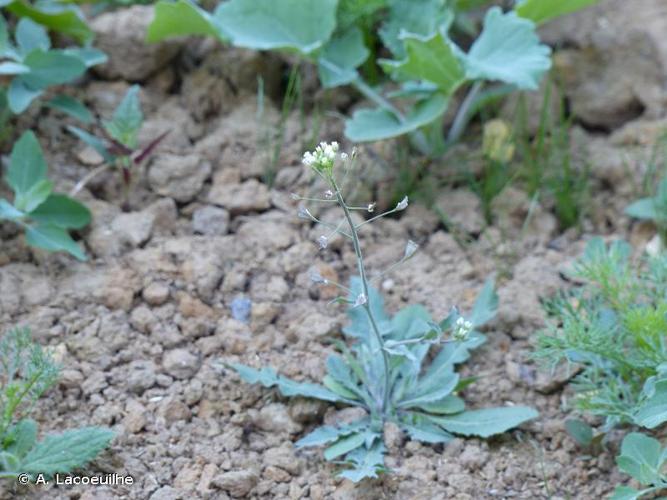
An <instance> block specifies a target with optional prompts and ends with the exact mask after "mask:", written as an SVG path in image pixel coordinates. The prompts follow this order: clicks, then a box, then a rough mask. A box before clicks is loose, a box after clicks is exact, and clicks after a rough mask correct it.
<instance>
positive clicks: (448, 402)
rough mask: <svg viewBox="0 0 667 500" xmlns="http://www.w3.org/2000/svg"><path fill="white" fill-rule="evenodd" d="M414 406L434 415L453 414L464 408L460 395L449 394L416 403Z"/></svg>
mask: <svg viewBox="0 0 667 500" xmlns="http://www.w3.org/2000/svg"><path fill="white" fill-rule="evenodd" d="M415 408H419V409H420V410H424V411H425V412H427V413H434V414H436V415H453V414H455V413H461V412H462V411H463V410H465V403H464V401H463V400H462V399H461V398H460V397H458V396H454V395H452V394H450V395H448V396H445V397H444V398H442V399H441V400H439V401H433V402H430V403H420V404H416V405H415Z"/></svg>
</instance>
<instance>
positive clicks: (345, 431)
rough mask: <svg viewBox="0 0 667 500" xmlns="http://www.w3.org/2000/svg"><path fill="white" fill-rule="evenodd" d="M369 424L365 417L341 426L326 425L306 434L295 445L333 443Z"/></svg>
mask: <svg viewBox="0 0 667 500" xmlns="http://www.w3.org/2000/svg"><path fill="white" fill-rule="evenodd" d="M367 426H368V421H367V420H365V419H362V420H359V421H357V422H354V423H352V424H348V425H344V426H341V427H333V426H329V425H324V426H322V427H318V428H317V429H315V430H314V431H312V432H311V433H309V434H307V435H305V436H304V437H302V438H301V439H299V440H298V441H297V442H296V443H294V445H295V446H296V447H297V448H304V447H306V446H320V445H323V444H327V443H331V442H332V441H336V440H337V439H339V438H340V437H343V436H349V435H350V434H352V433H356V432H359V431H361V430H362V429H364V428H365V427H367Z"/></svg>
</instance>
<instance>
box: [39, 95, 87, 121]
mask: <svg viewBox="0 0 667 500" xmlns="http://www.w3.org/2000/svg"><path fill="white" fill-rule="evenodd" d="M46 106H47V107H49V108H52V109H57V110H58V111H62V112H63V113H66V114H68V115H70V116H72V117H74V118H76V119H77V120H81V121H82V122H83V123H92V122H93V119H94V118H93V114H92V113H91V112H90V110H89V109H88V108H87V107H86V106H85V105H84V104H83V103H82V102H81V101H79V100H78V99H74V98H73V97H70V96H67V95H57V96H55V97H54V98H53V99H51V100H50V101H49V102H47V103H46Z"/></svg>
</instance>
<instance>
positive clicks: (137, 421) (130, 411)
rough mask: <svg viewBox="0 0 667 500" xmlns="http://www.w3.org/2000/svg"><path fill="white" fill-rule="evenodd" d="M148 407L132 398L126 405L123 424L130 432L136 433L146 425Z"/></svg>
mask: <svg viewBox="0 0 667 500" xmlns="http://www.w3.org/2000/svg"><path fill="white" fill-rule="evenodd" d="M145 414H146V408H145V407H144V406H143V405H142V404H141V403H140V402H139V401H136V400H134V399H130V400H129V401H128V402H127V405H125V418H124V419H123V425H124V426H125V429H127V431H128V432H131V433H133V434H136V433H137V432H140V431H141V430H142V429H143V428H144V426H145V425H146V415H145Z"/></svg>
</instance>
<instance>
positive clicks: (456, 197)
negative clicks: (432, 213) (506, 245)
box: [436, 189, 485, 234]
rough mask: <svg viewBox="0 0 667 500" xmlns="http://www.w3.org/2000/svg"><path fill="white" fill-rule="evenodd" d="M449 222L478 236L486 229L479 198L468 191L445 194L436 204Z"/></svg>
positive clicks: (458, 190) (462, 190) (459, 190)
mask: <svg viewBox="0 0 667 500" xmlns="http://www.w3.org/2000/svg"><path fill="white" fill-rule="evenodd" d="M436 205H437V207H438V208H439V209H440V210H441V211H442V212H443V213H444V214H445V216H446V217H447V220H448V221H450V222H451V223H453V224H455V225H456V226H458V227H459V228H461V229H462V230H463V231H465V232H466V233H470V234H478V233H480V232H481V231H482V229H484V225H485V223H484V214H483V212H482V204H481V202H480V200H479V197H478V196H477V195H475V193H473V192H472V191H468V190H467V189H457V190H456V191H448V192H446V193H443V194H442V195H441V196H440V197H439V198H438V200H437V202H436Z"/></svg>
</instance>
